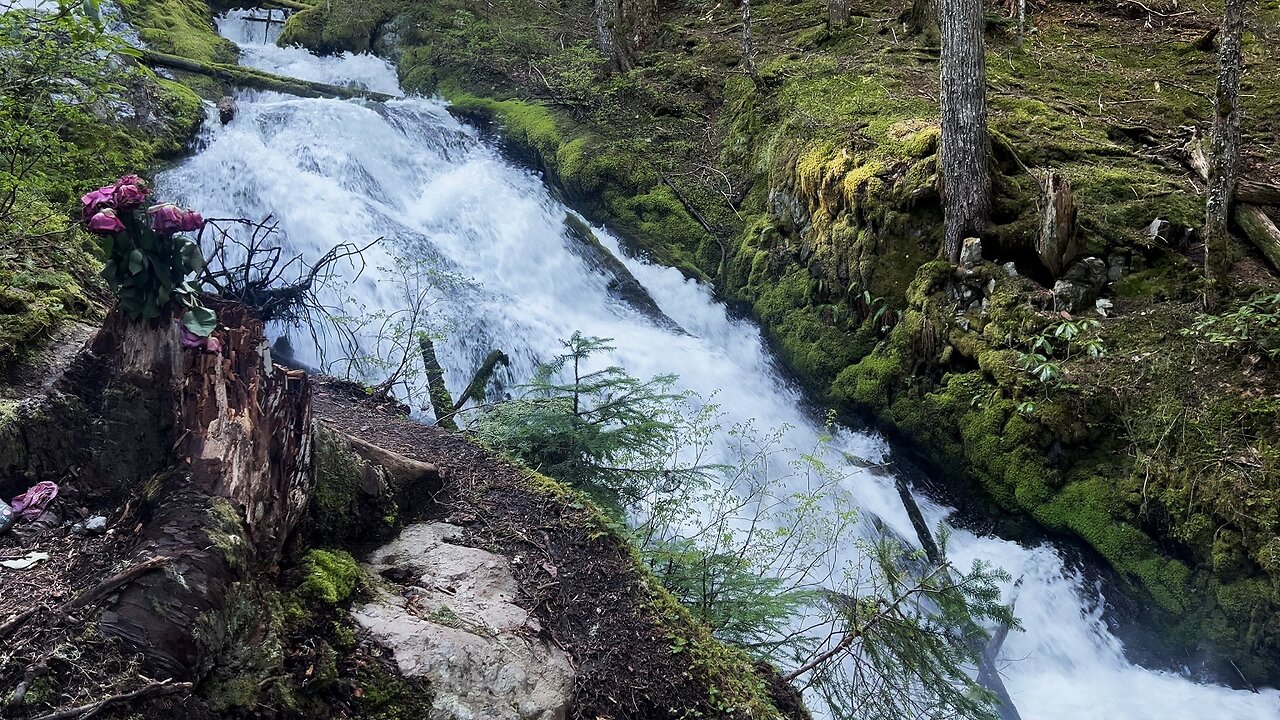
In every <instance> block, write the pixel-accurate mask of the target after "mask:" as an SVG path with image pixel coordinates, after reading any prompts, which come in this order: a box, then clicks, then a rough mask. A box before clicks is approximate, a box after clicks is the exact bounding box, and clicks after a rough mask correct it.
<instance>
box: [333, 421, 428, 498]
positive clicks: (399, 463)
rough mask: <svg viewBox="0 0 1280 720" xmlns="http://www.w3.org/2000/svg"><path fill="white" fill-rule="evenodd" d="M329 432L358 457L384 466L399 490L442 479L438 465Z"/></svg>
mask: <svg viewBox="0 0 1280 720" xmlns="http://www.w3.org/2000/svg"><path fill="white" fill-rule="evenodd" d="M329 430H330V431H331V432H333V433H335V434H337V435H338V436H339V437H341V438H342V439H343V440H344V441H345V442H346V443H347V444H348V445H350V446H351V449H352V450H353V451H355V453H356V454H357V455H359V456H360V457H362V458H364V459H365V460H366V461H368V462H370V463H373V464H374V465H380V466H382V468H383V469H384V470H386V471H387V474H388V475H390V476H391V479H392V480H393V481H395V483H396V487H397V488H405V487H408V486H409V485H412V484H414V483H417V482H422V481H428V482H434V481H438V480H440V478H441V471H440V467H439V466H438V465H431V464H430V463H424V462H420V461H418V460H414V459H412V458H407V457H405V456H404V455H401V454H399V453H396V452H392V451H390V450H387V449H386V448H380V447H378V446H377V445H373V444H371V443H368V442H365V441H364V440H361V439H360V438H358V437H356V436H354V435H348V434H346V433H344V432H342V431H341V430H337V429H336V428H329Z"/></svg>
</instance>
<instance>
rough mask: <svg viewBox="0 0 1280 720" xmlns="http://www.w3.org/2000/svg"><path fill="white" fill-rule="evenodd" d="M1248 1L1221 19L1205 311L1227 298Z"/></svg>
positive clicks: (1233, 5) (1233, 2) (1236, 3)
mask: <svg viewBox="0 0 1280 720" xmlns="http://www.w3.org/2000/svg"><path fill="white" fill-rule="evenodd" d="M1247 2H1248V0H1226V4H1225V8H1224V10H1223V15H1222V33H1221V37H1222V44H1221V45H1220V47H1219V50H1218V91H1217V94H1216V96H1215V97H1214V116H1213V139H1212V142H1213V146H1212V150H1211V152H1210V160H1209V162H1210V167H1209V194H1208V197H1207V198H1206V201H1205V224H1204V247H1205V258H1204V272H1205V278H1206V279H1207V280H1208V285H1207V286H1206V288H1205V307H1207V308H1213V307H1215V306H1216V305H1217V304H1218V303H1219V302H1220V301H1221V300H1222V297H1223V296H1224V295H1225V294H1226V289H1227V275H1228V274H1229V273H1230V271H1231V262H1230V258H1229V257H1228V255H1227V247H1228V244H1229V241H1230V237H1231V235H1230V232H1229V229H1228V226H1229V224H1230V222H1231V202H1232V198H1233V196H1234V195H1235V191H1236V182H1237V178H1238V173H1239V171H1240V144H1241V139H1240V71H1241V66H1242V64H1243V55H1244V52H1243V48H1242V43H1243V38H1244V10H1245V4H1246V3H1247Z"/></svg>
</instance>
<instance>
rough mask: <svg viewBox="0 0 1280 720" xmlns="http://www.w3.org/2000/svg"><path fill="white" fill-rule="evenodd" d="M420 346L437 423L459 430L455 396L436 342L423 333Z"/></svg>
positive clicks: (428, 393) (428, 392)
mask: <svg viewBox="0 0 1280 720" xmlns="http://www.w3.org/2000/svg"><path fill="white" fill-rule="evenodd" d="M418 348H419V349H420V350H421V351H422V365H423V367H425V368H426V370H427V395H428V396H429V397H430V398H431V409H432V411H434V412H435V416H436V425H439V426H440V427H442V428H444V429H446V430H457V429H458V423H456V422H454V420H453V396H452V395H450V394H449V386H448V385H446V384H445V382H444V368H442V367H440V358H438V357H436V344H435V343H433V342H432V341H431V338H429V337H427V336H426V335H423V336H421V337H419V338H418Z"/></svg>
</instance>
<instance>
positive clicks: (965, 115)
mask: <svg viewBox="0 0 1280 720" xmlns="http://www.w3.org/2000/svg"><path fill="white" fill-rule="evenodd" d="M939 10H940V11H941V12H940V15H939V20H940V27H941V31H942V189H943V198H944V210H945V214H946V229H945V239H944V242H943V251H944V254H945V256H946V257H947V259H949V260H950V261H951V262H953V263H959V261H960V247H961V244H962V242H963V241H964V239H965V238H967V237H981V236H982V235H983V234H984V233H985V232H986V230H987V225H988V222H989V217H990V214H991V174H990V170H989V167H990V159H989V147H988V146H989V143H990V141H989V138H988V135H987V86H986V61H985V57H984V47H983V37H982V29H983V19H982V0H941V2H940V4H939Z"/></svg>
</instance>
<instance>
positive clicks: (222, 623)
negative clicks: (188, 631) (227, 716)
mask: <svg viewBox="0 0 1280 720" xmlns="http://www.w3.org/2000/svg"><path fill="white" fill-rule="evenodd" d="M271 606H272V603H271V602H269V601H267V600H266V599H264V598H262V597H260V596H259V595H258V593H257V591H256V588H254V587H253V586H252V584H250V583H232V584H231V585H230V586H229V587H228V590H227V594H226V596H225V597H224V598H223V604H222V606H221V607H220V608H218V609H216V610H211V611H209V612H206V613H203V614H201V615H200V616H199V617H198V618H196V621H195V624H194V628H193V633H192V634H193V636H194V638H195V641H196V643H197V644H198V645H199V646H200V650H201V653H200V657H201V658H202V660H203V663H204V666H203V667H201V668H200V676H201V677H202V678H203V681H202V682H201V684H200V686H199V693H200V694H201V696H202V697H203V698H204V700H205V701H206V702H207V703H208V704H209V706H210V707H211V708H213V709H214V711H215V712H219V713H222V712H230V711H234V710H237V709H238V710H248V709H252V708H255V707H257V706H258V704H259V701H260V699H261V698H262V697H263V695H264V693H265V692H266V691H267V686H268V685H270V684H271V683H267V682H266V680H267V678H270V677H274V676H278V675H279V674H280V673H281V671H282V668H283V667H284V649H283V646H282V645H281V629H282V622H283V619H282V618H281V617H279V616H278V615H276V614H274V613H271V612H270V608H271ZM272 692H275V690H272Z"/></svg>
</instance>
